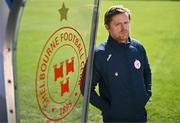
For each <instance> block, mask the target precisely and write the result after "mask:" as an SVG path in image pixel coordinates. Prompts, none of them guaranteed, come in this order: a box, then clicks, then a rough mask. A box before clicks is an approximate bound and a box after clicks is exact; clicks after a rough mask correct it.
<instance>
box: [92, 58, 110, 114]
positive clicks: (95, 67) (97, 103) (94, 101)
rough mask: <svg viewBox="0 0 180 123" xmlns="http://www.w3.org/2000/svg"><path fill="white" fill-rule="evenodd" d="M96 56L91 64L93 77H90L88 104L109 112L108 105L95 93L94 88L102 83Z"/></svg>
mask: <svg viewBox="0 0 180 123" xmlns="http://www.w3.org/2000/svg"><path fill="white" fill-rule="evenodd" d="M98 62H100V61H98V60H97V59H96V56H95V58H94V62H93V75H92V83H91V96H90V103H91V104H92V105H94V106H95V107H97V108H98V109H100V110H101V111H105V110H109V103H108V102H107V101H105V99H103V98H102V96H99V95H98V94H97V92H96V86H97V84H98V83H99V82H102V77H101V74H100V67H99V66H100V65H99V64H98Z"/></svg>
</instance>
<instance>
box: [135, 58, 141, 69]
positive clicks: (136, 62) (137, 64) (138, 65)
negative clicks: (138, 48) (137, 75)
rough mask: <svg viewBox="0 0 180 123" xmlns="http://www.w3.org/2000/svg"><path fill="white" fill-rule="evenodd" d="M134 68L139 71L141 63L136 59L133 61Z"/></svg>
mask: <svg viewBox="0 0 180 123" xmlns="http://www.w3.org/2000/svg"><path fill="white" fill-rule="evenodd" d="M134 67H135V68H136V69H140V67H141V62H140V61H139V60H137V59H136V60H135V61H134Z"/></svg>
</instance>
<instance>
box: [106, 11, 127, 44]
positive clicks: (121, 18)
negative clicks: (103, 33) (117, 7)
mask: <svg viewBox="0 0 180 123" xmlns="http://www.w3.org/2000/svg"><path fill="white" fill-rule="evenodd" d="M106 29H107V30H108V31H109V33H110V35H111V36H112V37H113V38H114V39H115V40H117V41H118V42H119V43H123V42H125V41H126V40H127V39H128V37H129V30H130V20H129V16H128V13H123V14H117V15H115V16H113V17H112V21H111V22H110V24H109V25H106Z"/></svg>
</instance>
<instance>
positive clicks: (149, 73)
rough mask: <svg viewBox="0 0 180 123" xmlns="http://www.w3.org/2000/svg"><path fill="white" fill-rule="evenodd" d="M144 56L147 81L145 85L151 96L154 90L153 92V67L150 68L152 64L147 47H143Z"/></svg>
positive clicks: (145, 79) (145, 78)
mask: <svg viewBox="0 0 180 123" xmlns="http://www.w3.org/2000/svg"><path fill="white" fill-rule="evenodd" d="M143 54H144V55H143V58H144V70H143V72H144V81H145V86H146V91H147V94H148V95H149V97H151V95H152V92H151V85H152V82H151V69H150V65H149V61H148V57H147V54H146V51H145V49H144V48H143Z"/></svg>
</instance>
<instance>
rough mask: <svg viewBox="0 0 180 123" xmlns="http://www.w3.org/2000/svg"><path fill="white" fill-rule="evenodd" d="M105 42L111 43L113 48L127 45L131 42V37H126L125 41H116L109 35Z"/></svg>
mask: <svg viewBox="0 0 180 123" xmlns="http://www.w3.org/2000/svg"><path fill="white" fill-rule="evenodd" d="M107 43H108V44H109V45H111V46H112V47H113V48H115V47H128V46H129V45H130V43H131V38H130V37H128V41H127V43H118V41H117V40H115V39H114V38H112V36H111V35H109V37H108V41H107Z"/></svg>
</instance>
